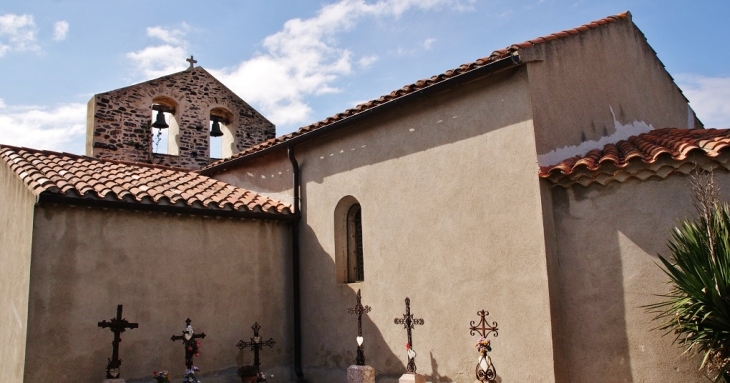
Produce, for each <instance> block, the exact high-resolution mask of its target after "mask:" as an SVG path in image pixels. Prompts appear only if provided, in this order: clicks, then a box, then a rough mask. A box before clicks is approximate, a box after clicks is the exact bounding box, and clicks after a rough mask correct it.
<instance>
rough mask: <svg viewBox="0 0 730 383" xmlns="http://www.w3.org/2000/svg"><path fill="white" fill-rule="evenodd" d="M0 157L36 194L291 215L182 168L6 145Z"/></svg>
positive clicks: (277, 205) (271, 202)
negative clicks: (129, 199) (201, 206)
mask: <svg viewBox="0 0 730 383" xmlns="http://www.w3.org/2000/svg"><path fill="white" fill-rule="evenodd" d="M0 159H2V160H3V161H4V162H5V163H7V164H8V165H9V167H10V169H11V170H12V171H13V172H15V174H17V175H18V177H19V178H20V179H21V180H22V181H23V182H24V183H25V184H26V185H27V186H28V188H29V189H30V190H31V191H32V192H33V193H34V194H35V195H40V194H41V193H44V194H48V193H51V194H57V195H66V196H75V195H82V196H85V197H89V198H94V199H109V198H111V199H112V200H117V201H127V200H128V199H127V198H126V197H132V198H133V200H134V201H137V202H136V203H141V202H144V201H147V200H150V201H152V202H154V203H157V204H173V205H181V206H187V207H199V206H198V205H197V204H196V203H197V202H202V205H203V206H204V207H205V208H207V209H219V210H221V209H222V210H226V209H228V210H230V209H233V210H238V211H262V212H266V213H273V214H291V207H290V206H289V205H287V204H284V203H282V202H280V201H276V200H273V199H271V198H268V197H265V196H262V195H260V194H257V193H254V192H252V191H249V190H245V189H242V188H239V187H235V186H233V185H230V184H227V183H225V182H222V181H218V180H215V179H213V178H210V177H206V176H204V175H201V174H197V173H193V172H190V171H188V170H186V169H176V168H169V167H161V166H155V165H146V164H140V163H125V162H120V161H109V160H99V159H96V158H91V157H86V156H79V155H75V154H68V153H57V152H51V151H45V150H35V149H27V148H18V147H13V146H6V145H0ZM252 200H253V201H255V202H252ZM130 203H134V202H130Z"/></svg>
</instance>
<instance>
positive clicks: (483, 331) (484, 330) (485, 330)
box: [469, 310, 499, 338]
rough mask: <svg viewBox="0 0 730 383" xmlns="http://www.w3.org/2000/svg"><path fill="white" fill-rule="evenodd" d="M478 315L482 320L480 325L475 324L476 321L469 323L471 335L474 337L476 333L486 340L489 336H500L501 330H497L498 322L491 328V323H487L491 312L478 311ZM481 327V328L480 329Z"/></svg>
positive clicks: (493, 323)
mask: <svg viewBox="0 0 730 383" xmlns="http://www.w3.org/2000/svg"><path fill="white" fill-rule="evenodd" d="M477 315H479V317H480V318H481V319H480V321H479V323H478V324H474V321H470V322H469V330H471V331H469V335H472V336H473V335H474V332H477V333H479V335H481V336H482V338H486V337H487V335H489V334H491V333H494V336H495V337H496V336H499V329H498V328H497V322H492V325H491V326H489V323H488V322H487V318H486V317H487V316H488V315H489V311H485V310H482V311H477ZM478 326H481V327H478Z"/></svg>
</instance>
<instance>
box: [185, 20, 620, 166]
mask: <svg viewBox="0 0 730 383" xmlns="http://www.w3.org/2000/svg"><path fill="white" fill-rule="evenodd" d="M623 19H631V13H629V12H624V13H620V14H618V15H614V16H608V17H605V18H603V19H600V20H596V21H593V22H590V23H588V24H584V25H581V26H579V27H575V28H572V29H567V30H564V31H562V32H557V33H553V34H550V35H547V36H542V37H538V38H536V39H532V40H528V41H525V42H522V43H519V44H512V45H510V46H508V47H506V48H504V49H499V50H496V51H494V52H492V54H491V55H489V56H487V57H484V58H480V59H478V60H476V61H473V62H470V63H466V64H463V65H461V66H459V67H458V68H455V69H451V70H447V71H446V72H444V73H441V74H439V75H436V76H433V77H431V78H427V79H423V80H419V81H416V82H415V83H413V84H409V85H406V86H404V87H402V88H400V89H397V90H394V91H392V92H390V94H386V95H384V96H381V97H380V98H378V99H375V100H371V101H368V102H366V103H363V104H360V105H358V106H356V107H354V108H351V109H347V110H346V111H344V112H342V113H338V114H336V115H334V116H332V117H328V118H326V119H324V120H322V121H319V122H315V123H313V124H311V125H308V126H304V127H302V128H299V130H297V131H295V132H292V133H289V134H286V135H283V136H279V137H276V138H272V139H269V140H266V141H264V142H262V143H260V144H258V145H254V146H252V147H250V148H248V149H246V150H244V151H242V152H239V153H236V154H234V155H233V156H232V157H230V158H227V159H223V160H219V161H216V162H213V163H211V164H210V165H208V166H206V167H204V168H202V169H200V170H199V171H203V172H206V170H208V169H212V168H216V167H218V166H220V165H223V164H226V163H228V162H230V161H232V160H235V159H237V158H241V157H245V156H247V155H249V154H252V153H256V152H260V151H262V150H265V149H268V148H271V147H274V146H277V145H279V144H282V143H286V142H287V141H289V140H291V139H293V138H296V137H299V136H303V135H305V134H307V133H309V132H312V131H316V130H318V129H321V128H323V127H325V126H328V125H331V124H333V123H335V122H339V121H342V120H345V119H347V118H349V117H352V116H355V115H358V114H360V113H362V112H365V111H367V110H371V109H373V108H376V107H378V106H380V105H383V104H385V103H388V102H391V101H394V100H397V99H399V98H401V97H403V96H406V95H408V94H411V93H413V92H416V91H419V90H422V89H424V88H427V87H429V86H432V85H434V84H438V83H441V82H444V81H446V80H449V79H451V78H454V77H457V76H460V75H463V74H465V73H468V72H471V71H474V70H476V69H479V68H481V67H484V66H486V65H488V64H491V63H493V62H495V61H498V60H500V59H505V58H508V57H510V56H513V55H516V54H517V52H518V51H519V50H520V49H525V48H530V47H532V46H534V45H538V44H543V43H546V42H549V41H553V40H558V39H561V38H565V37H569V36H574V35H578V34H580V33H583V32H585V31H588V30H591V29H594V28H599V27H601V26H602V25H606V24H610V23H613V22H614V21H618V20H623ZM206 173H208V172H206Z"/></svg>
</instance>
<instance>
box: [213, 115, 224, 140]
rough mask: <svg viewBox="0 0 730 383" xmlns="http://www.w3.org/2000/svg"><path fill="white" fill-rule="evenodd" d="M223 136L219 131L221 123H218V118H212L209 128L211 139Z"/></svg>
mask: <svg viewBox="0 0 730 383" xmlns="http://www.w3.org/2000/svg"><path fill="white" fill-rule="evenodd" d="M222 135H223V132H222V131H221V123H220V122H218V118H215V117H213V126H211V127H210V136H211V137H220V136H222Z"/></svg>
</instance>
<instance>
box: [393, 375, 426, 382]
mask: <svg viewBox="0 0 730 383" xmlns="http://www.w3.org/2000/svg"><path fill="white" fill-rule="evenodd" d="M398 383H426V377H425V376H423V375H421V374H411V373H405V374H403V376H401V377H400V379H398Z"/></svg>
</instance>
